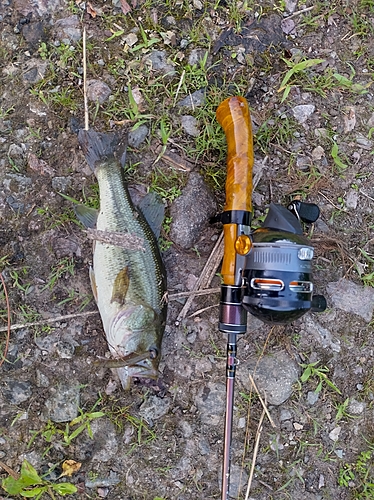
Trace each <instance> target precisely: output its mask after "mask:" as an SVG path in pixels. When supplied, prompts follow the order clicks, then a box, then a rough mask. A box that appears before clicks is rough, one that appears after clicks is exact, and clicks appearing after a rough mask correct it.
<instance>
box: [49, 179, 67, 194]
mask: <svg viewBox="0 0 374 500" xmlns="http://www.w3.org/2000/svg"><path fill="white" fill-rule="evenodd" d="M70 186H71V178H70V177H53V179H52V187H53V189H54V190H55V191H58V192H59V193H66V191H67V189H68V188H69V187H70Z"/></svg>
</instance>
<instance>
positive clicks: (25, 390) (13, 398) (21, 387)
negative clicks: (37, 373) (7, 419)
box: [2, 380, 32, 405]
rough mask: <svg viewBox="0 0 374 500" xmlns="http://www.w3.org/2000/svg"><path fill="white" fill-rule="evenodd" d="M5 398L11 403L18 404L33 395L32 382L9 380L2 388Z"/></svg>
mask: <svg viewBox="0 0 374 500" xmlns="http://www.w3.org/2000/svg"><path fill="white" fill-rule="evenodd" d="M2 393H3V396H4V399H5V400H6V401H7V402H8V403H9V404H11V405H18V404H20V403H23V402H24V401H27V400H28V399H29V397H31V394H32V389H31V383H30V382H19V381H17V380H8V381H7V382H5V386H4V388H3V389H2Z"/></svg>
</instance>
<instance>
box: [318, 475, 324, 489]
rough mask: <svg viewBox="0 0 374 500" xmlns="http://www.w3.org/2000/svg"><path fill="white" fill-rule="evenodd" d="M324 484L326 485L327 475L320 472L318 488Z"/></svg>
mask: <svg viewBox="0 0 374 500" xmlns="http://www.w3.org/2000/svg"><path fill="white" fill-rule="evenodd" d="M324 486H325V476H324V475H323V474H320V475H319V480H318V489H319V490H320V489H321V488H323V487H324Z"/></svg>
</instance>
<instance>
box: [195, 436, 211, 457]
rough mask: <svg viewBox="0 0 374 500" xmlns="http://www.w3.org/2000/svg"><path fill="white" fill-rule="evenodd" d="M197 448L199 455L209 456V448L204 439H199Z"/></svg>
mask: <svg viewBox="0 0 374 500" xmlns="http://www.w3.org/2000/svg"><path fill="white" fill-rule="evenodd" d="M198 447H199V451H200V453H201V455H210V446H209V443H208V441H207V440H206V439H205V438H204V437H202V438H200V439H199V443H198Z"/></svg>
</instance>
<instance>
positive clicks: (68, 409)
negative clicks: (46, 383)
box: [43, 384, 80, 422]
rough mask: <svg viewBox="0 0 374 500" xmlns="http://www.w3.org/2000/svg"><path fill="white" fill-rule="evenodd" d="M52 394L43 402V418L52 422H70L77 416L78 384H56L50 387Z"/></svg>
mask: <svg viewBox="0 0 374 500" xmlns="http://www.w3.org/2000/svg"><path fill="white" fill-rule="evenodd" d="M51 393H52V396H51V397H49V398H48V399H47V400H46V402H45V409H44V412H43V417H44V420H52V421H53V422H70V421H71V420H73V419H74V418H75V417H77V416H78V408H79V400H80V388H79V385H78V384H77V385H68V384H66V385H62V384H61V385H58V386H57V387H54V388H51Z"/></svg>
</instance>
